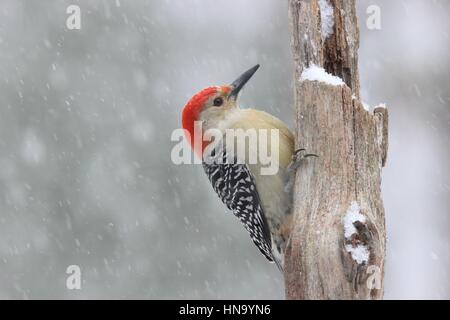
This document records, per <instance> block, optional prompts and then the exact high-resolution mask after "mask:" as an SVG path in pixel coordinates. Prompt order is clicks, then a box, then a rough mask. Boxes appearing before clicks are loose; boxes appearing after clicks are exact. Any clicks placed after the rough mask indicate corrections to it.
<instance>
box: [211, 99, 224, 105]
mask: <svg viewBox="0 0 450 320" xmlns="http://www.w3.org/2000/svg"><path fill="white" fill-rule="evenodd" d="M213 103H214V105H215V106H216V107H220V106H221V105H222V104H223V99H222V97H217V98H215V99H214V102H213Z"/></svg>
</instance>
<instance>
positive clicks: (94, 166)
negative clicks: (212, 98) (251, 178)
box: [0, 0, 450, 299]
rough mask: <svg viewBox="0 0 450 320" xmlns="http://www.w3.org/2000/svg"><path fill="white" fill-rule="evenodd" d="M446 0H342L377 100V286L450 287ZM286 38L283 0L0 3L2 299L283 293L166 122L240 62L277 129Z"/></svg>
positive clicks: (288, 94)
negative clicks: (353, 7) (71, 275)
mask: <svg viewBox="0 0 450 320" xmlns="http://www.w3.org/2000/svg"><path fill="white" fill-rule="evenodd" d="M72 3H74V4H78V5H79V6H80V7H81V23H82V26H81V30H77V31H71V30H67V28H66V25H65V20H66V18H67V14H66V13H65V11H66V8H67V6H68V5H69V4H72ZM370 4H376V5H378V6H380V7H381V19H382V20H381V21H382V22H381V23H382V29H381V30H375V31H371V30H368V29H367V27H366V25H365V20H366V18H367V15H366V13H365V11H366V8H367V7H368V6H369V5H370ZM449 9H450V3H449V2H448V1H446V0H434V1H430V0H403V1H402V0H395V1H392V0H389V1H388V0H370V1H369V0H362V1H358V10H359V16H360V28H361V46H360V73H361V86H362V96H363V98H364V100H365V101H366V102H367V103H369V104H371V105H372V106H373V105H375V104H377V103H379V102H384V103H386V104H387V105H388V108H389V112H390V141H389V143H390V147H389V159H388V164H387V167H386V168H385V170H384V172H383V186H382V190H383V196H384V202H385V208H386V219H387V228H388V250H387V260H386V261H387V264H386V277H385V280H386V281H385V297H386V298H391V299H393V298H395V299H396V298H400V299H403V298H427V299H429V298H438V299H442V298H447V299H448V298H450V286H449V284H450V279H449V212H450V203H449V200H448V199H449V192H450V173H449V170H448V169H449V165H448V163H449V155H450V149H449V146H450V144H449V125H450V112H449V107H450V93H449V89H450V87H449V80H450V74H449V70H450V65H449V60H450V59H449V52H448V48H449V47H450V43H449V33H448V30H450V28H449V27H450V26H449V12H450V10H449ZM289 42H290V35H289V28H288V19H287V2H286V1H274V0H244V1H225V0H218V1H200V0H172V1H162V0H161V1H124V0H121V1H119V0H104V1H88V0H83V1H65V0H64V1H51V0H46V1H25V0H2V4H1V6H0V298H2V299H12V298H19V299H21V298H40V299H47V298H63V299H79V298H100V299H104V298H135V299H141V298H142V299H148V298H153V299H154V298H163V299H164V298H180V299H184V298H194V299H197V298H213V299H216V298H219V299H220V298H245V299H256V298H267V299H281V298H283V297H284V289H283V279H282V276H281V274H280V273H279V272H278V270H277V268H276V267H275V266H274V265H271V264H268V263H267V262H266V261H265V258H264V257H263V256H262V255H260V254H259V252H258V250H257V249H256V247H254V245H253V244H252V242H251V241H250V239H249V237H248V235H247V233H246V232H245V230H244V229H243V228H242V226H241V225H240V224H239V222H238V221H237V220H236V219H235V218H234V217H233V216H232V214H230V213H229V212H227V210H226V209H225V207H224V206H223V205H222V204H221V202H220V201H219V199H218V198H217V196H216V195H215V194H214V193H213V191H212V188H211V187H210V185H209V182H208V180H207V178H206V177H205V175H204V174H203V171H202V168H201V166H189V165H183V166H176V165H174V164H172V162H171V160H170V152H171V148H172V147H173V145H174V143H173V142H171V141H170V135H171V133H172V131H173V130H174V129H176V128H179V127H180V126H181V110H182V108H183V107H184V105H185V104H186V102H187V101H188V100H189V99H190V97H191V96H192V95H193V94H195V93H196V92H197V91H199V90H201V89H202V88H204V87H206V86H209V85H216V84H226V83H229V82H230V81H232V80H233V79H234V78H235V77H236V76H237V75H238V74H240V73H241V72H242V71H244V70H246V69H247V68H248V67H250V66H253V65H254V64H256V63H260V64H261V65H262V67H261V69H260V70H259V71H258V73H257V74H256V75H255V77H254V79H252V81H251V82H250V83H249V84H248V86H247V87H246V90H245V92H244V94H243V95H242V99H241V102H242V105H243V106H244V107H245V106H247V107H254V106H257V107H259V108H261V109H263V110H266V111H268V112H271V113H273V114H275V115H277V116H278V117H280V118H281V119H283V120H284V121H286V122H287V123H288V124H289V125H290V126H291V127H293V125H294V109H293V105H292V104H293V88H292V83H293V81H292V76H293V75H292V57H291V52H290V47H289ZM71 264H76V265H79V266H80V267H81V270H82V279H83V283H82V289H81V290H73V291H70V290H67V289H66V285H65V281H66V277H67V275H66V274H65V270H66V268H67V266H69V265H71Z"/></svg>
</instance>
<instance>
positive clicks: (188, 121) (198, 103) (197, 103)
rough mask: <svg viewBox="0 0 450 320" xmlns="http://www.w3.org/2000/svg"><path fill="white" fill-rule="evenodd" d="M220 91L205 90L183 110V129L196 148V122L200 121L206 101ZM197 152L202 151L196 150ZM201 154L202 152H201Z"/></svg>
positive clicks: (211, 88)
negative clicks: (188, 134)
mask: <svg viewBox="0 0 450 320" xmlns="http://www.w3.org/2000/svg"><path fill="white" fill-rule="evenodd" d="M218 90H219V87H209V88H206V89H203V90H202V91H200V92H199V93H197V94H196V95H195V96H193V97H192V98H191V100H189V102H188V103H187V105H186V106H185V107H184V109H183V116H182V125H183V129H185V130H187V131H188V132H189V133H190V140H189V143H190V144H191V146H192V147H194V122H195V121H198V120H199V117H200V113H201V112H202V110H203V106H204V105H205V103H206V101H208V99H210V98H211V97H212V96H214V95H215V94H216V93H217V92H218ZM195 151H196V152H198V151H200V150H195ZM200 152H201V151H200Z"/></svg>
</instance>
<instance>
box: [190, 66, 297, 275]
mask: <svg viewBox="0 0 450 320" xmlns="http://www.w3.org/2000/svg"><path fill="white" fill-rule="evenodd" d="M258 68H259V65H256V66H254V67H253V68H251V69H249V70H247V71H246V72H244V73H243V74H242V75H241V76H239V77H238V78H237V79H236V80H235V81H234V82H233V83H232V84H231V85H223V86H212V87H208V88H206V89H204V90H202V91H200V92H199V93H197V94H196V95H194V96H193V97H192V98H191V100H190V101H189V102H188V103H187V105H186V106H185V108H184V110H183V114H182V125H183V128H184V129H185V132H186V137H187V139H188V141H189V143H190V145H191V147H192V148H193V149H194V151H195V152H196V153H197V155H198V156H200V157H202V160H203V161H202V165H203V169H204V171H205V173H206V175H207V176H208V178H209V181H210V182H211V184H212V187H213V189H214V191H215V192H216V193H217V194H218V196H219V198H220V199H221V200H222V202H223V203H224V204H225V205H226V206H227V207H228V209H229V210H231V211H232V212H233V214H234V215H235V216H236V217H237V218H238V219H239V220H240V221H241V222H242V223H243V225H244V227H245V229H246V230H247V231H248V232H249V233H250V237H251V239H252V240H253V242H254V243H255V244H256V246H257V247H258V249H259V250H260V252H261V253H262V254H263V255H264V256H265V257H266V258H267V259H268V260H269V261H271V262H275V263H276V264H277V266H278V268H279V269H280V270H281V271H282V270H283V265H284V250H285V247H286V243H287V240H288V238H289V234H290V224H291V220H292V213H291V209H292V187H290V186H292V176H293V174H292V170H291V168H292V159H294V158H295V152H294V135H293V134H292V133H291V131H290V130H289V129H288V127H287V126H286V124H284V123H283V122H282V121H281V120H279V119H277V118H276V117H274V116H272V115H270V114H268V113H266V112H263V111H259V110H255V109H241V108H240V107H239V101H238V96H239V93H240V92H241V90H242V88H243V87H244V85H245V84H246V83H247V82H248V80H250V78H251V77H252V76H253V75H254V73H255V72H256V70H257V69H258ZM195 122H201V123H202V131H201V134H203V133H204V132H205V131H206V130H208V129H218V130H220V132H221V133H222V134H223V141H226V139H225V138H226V137H225V136H226V134H227V129H242V130H248V129H255V130H256V131H258V130H261V129H265V130H271V129H277V130H278V132H279V150H278V151H279V159H278V161H277V164H276V165H277V166H278V171H277V173H276V174H275V175H262V174H261V170H260V169H261V166H262V165H261V163H260V162H258V163H256V164H255V163H248V161H247V160H248V158H251V157H248V158H246V159H245V161H244V162H243V163H241V162H239V161H237V159H234V160H235V161H234V162H233V161H231V162H230V161H229V158H228V157H229V154H228V152H229V146H227V145H226V144H224V145H222V146H221V147H220V148H215V149H213V150H212V151H211V152H210V154H208V155H205V154H203V152H204V151H205V150H206V149H207V148H206V146H207V145H208V143H207V142H203V143H202V144H201V145H200V147H198V146H196V144H195V143H194V135H195V128H194V127H195ZM267 147H268V149H267V150H270V141H268V146H267ZM251 152H257V151H256V150H255V148H252V147H251V146H246V153H247V154H248V153H251ZM205 156H210V157H212V158H213V159H215V160H222V161H213V162H212V163H211V162H208V163H207V162H206V161H205V160H204V159H205ZM257 158H258V157H257Z"/></svg>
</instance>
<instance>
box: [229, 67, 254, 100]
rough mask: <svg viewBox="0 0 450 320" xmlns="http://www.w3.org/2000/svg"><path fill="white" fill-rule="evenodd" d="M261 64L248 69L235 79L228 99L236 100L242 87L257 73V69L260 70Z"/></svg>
mask: <svg viewBox="0 0 450 320" xmlns="http://www.w3.org/2000/svg"><path fill="white" fill-rule="evenodd" d="M258 68H259V64H257V65H256V66H254V67H253V68H250V69H248V70H247V71H245V72H244V73H243V74H241V75H240V76H239V78H237V79H236V80H234V81H233V83H232V84H231V92H230V95H229V96H228V99H234V100H236V99H237V97H238V94H239V92H240V91H241V89H242V88H243V87H244V86H245V84H246V83H247V82H248V80H250V78H251V77H252V76H253V75H254V74H255V72H256V70H258Z"/></svg>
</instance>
